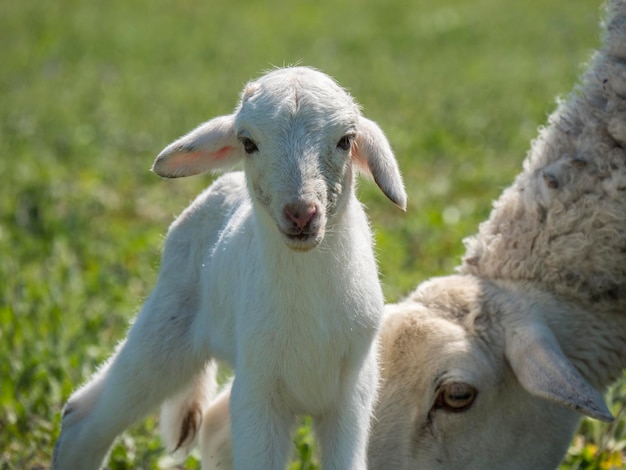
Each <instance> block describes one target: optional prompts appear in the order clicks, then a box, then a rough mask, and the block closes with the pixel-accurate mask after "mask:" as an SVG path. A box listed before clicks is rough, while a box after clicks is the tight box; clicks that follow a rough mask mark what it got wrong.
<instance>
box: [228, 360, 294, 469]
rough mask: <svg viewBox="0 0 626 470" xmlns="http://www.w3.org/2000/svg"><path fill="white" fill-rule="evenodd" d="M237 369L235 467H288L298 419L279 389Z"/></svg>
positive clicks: (232, 402)
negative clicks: (293, 431) (286, 405)
mask: <svg viewBox="0 0 626 470" xmlns="http://www.w3.org/2000/svg"><path fill="white" fill-rule="evenodd" d="M250 375H251V374H248V373H246V372H245V371H244V372H240V371H236V376H235V381H234V383H233V387H232V392H231V398H230V410H231V412H230V414H231V422H232V440H233V441H232V443H233V462H234V468H235V470H249V469H252V468H259V469H261V468H262V469H263V470H285V467H286V466H287V461H288V458H289V452H290V448H291V431H292V429H293V424H294V422H295V417H294V416H293V414H292V413H290V412H289V411H288V410H286V409H285V407H284V404H283V403H282V401H281V400H280V397H277V396H275V393H276V389H271V388H269V387H268V386H266V384H262V383H258V382H256V381H255V380H254V378H253V377H250Z"/></svg>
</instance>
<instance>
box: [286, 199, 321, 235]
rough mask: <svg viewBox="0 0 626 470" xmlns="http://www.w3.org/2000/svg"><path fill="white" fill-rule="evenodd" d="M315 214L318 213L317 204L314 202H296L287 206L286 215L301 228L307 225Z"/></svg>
mask: <svg viewBox="0 0 626 470" xmlns="http://www.w3.org/2000/svg"><path fill="white" fill-rule="evenodd" d="M315 214H317V206H316V205H315V204H313V203H300V202H295V203H292V204H287V205H286V206H285V215H286V216H287V218H288V219H289V220H291V221H292V222H293V223H294V224H296V225H297V226H298V228H299V229H300V230H302V229H304V227H306V225H307V224H308V223H309V222H310V221H311V219H312V218H313V216H314V215H315Z"/></svg>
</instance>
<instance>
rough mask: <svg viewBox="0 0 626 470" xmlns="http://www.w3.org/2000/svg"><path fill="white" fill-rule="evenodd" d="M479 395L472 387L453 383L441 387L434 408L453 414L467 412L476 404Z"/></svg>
mask: <svg viewBox="0 0 626 470" xmlns="http://www.w3.org/2000/svg"><path fill="white" fill-rule="evenodd" d="M477 395H478V390H476V389H475V388H474V387H472V386H471V385H469V384H466V383H462V382H451V383H448V384H444V385H442V386H441V388H440V389H439V394H438V395H437V399H436V400H435V405H434V407H435V409H440V410H444V411H451V412H459V411H465V410H468V409H469V408H470V407H471V406H472V405H473V404H474V400H475V399H476V396H477Z"/></svg>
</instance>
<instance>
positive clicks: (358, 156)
mask: <svg viewBox="0 0 626 470" xmlns="http://www.w3.org/2000/svg"><path fill="white" fill-rule="evenodd" d="M352 160H354V163H356V164H357V165H358V166H359V167H360V168H361V169H362V170H365V171H367V172H369V170H370V169H369V165H368V163H367V161H365V160H364V159H363V158H362V157H361V153H360V152H359V146H358V145H357V144H356V142H355V143H354V144H353V145H352Z"/></svg>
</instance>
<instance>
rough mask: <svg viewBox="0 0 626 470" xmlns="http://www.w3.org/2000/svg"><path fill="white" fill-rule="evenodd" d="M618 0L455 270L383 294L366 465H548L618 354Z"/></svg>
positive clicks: (622, 125)
mask: <svg viewBox="0 0 626 470" xmlns="http://www.w3.org/2000/svg"><path fill="white" fill-rule="evenodd" d="M625 148H626V1H624V0H612V2H611V4H610V8H609V14H608V17H607V22H606V31H605V37H604V46H603V48H602V49H601V50H600V51H598V52H597V53H596V55H595V56H594V57H593V59H592V61H591V62H590V65H589V67H588V70H587V72H586V73H585V74H584V75H583V78H582V81H581V85H580V86H579V87H577V88H576V90H575V91H574V92H573V93H572V94H570V95H569V97H568V98H567V99H566V100H565V101H564V102H561V103H560V104H559V106H558V108H557V110H556V111H555V112H554V113H553V114H552V116H551V117H550V118H549V121H548V125H547V127H545V128H543V129H541V131H540V135H539V137H538V138H537V139H536V141H535V142H534V143H533V145H532V148H531V151H530V153H529V155H528V156H527V158H526V160H525V162H524V169H523V171H522V173H521V174H520V175H519V176H518V177H517V178H516V180H515V182H514V183H513V185H512V186H510V187H509V188H507V189H506V190H505V191H504V192H503V194H502V195H501V197H500V198H499V199H498V201H496V202H495V204H494V207H493V211H492V213H491V215H490V217H489V219H488V220H487V221H486V222H484V223H482V224H481V225H480V227H479V231H478V233H477V234H476V235H475V236H472V237H470V238H468V239H467V240H466V246H467V252H466V254H465V256H464V258H463V261H462V265H461V266H460V267H459V269H458V271H459V273H458V274H455V275H450V276H444V277H440V278H434V279H431V280H428V281H426V282H424V283H422V284H421V285H419V286H418V287H417V288H416V290H415V291H414V292H413V293H412V294H410V295H409V296H408V297H407V298H406V299H404V300H402V301H401V302H399V303H397V304H392V305H388V306H387V307H386V312H385V316H384V320H383V325H382V330H381V335H380V341H379V345H380V368H381V387H380V391H379V400H378V403H377V405H376V407H375V412H374V415H375V419H374V421H373V427H372V432H371V435H370V445H369V450H368V453H369V464H370V467H369V468H371V469H374V470H383V469H389V468H393V469H413V468H415V469H420V470H429V469H440V468H445V469H447V470H455V469H464V470H483V469H487V468H488V469H498V470H503V469H504V470H525V469H530V468H538V469H549V468H556V467H557V466H558V464H559V462H560V461H561V460H562V458H563V456H564V454H565V452H566V450H567V447H568V444H569V442H570V441H571V438H572V435H573V433H574V432H575V430H576V427H577V425H578V423H579V421H580V417H581V416H583V415H586V416H590V417H592V418H597V419H601V420H604V421H611V420H612V419H613V418H612V416H611V413H610V411H609V410H608V408H607V406H606V404H605V403H604V400H603V398H602V396H601V394H600V392H602V391H604V390H605V389H606V387H607V386H608V385H610V384H611V383H612V382H614V381H615V380H616V379H617V378H618V377H619V376H620V375H621V371H622V370H623V369H624V368H625V367H626V256H625V254H624V253H625V251H626V194H625V190H626V150H625ZM228 399H229V396H228V389H226V390H225V391H224V392H222V394H221V395H219V396H218V398H217V399H216V400H215V401H214V403H213V404H212V405H211V406H210V407H209V409H208V410H207V411H206V413H205V420H204V422H203V430H202V431H201V436H202V437H201V440H200V445H201V449H202V456H203V465H204V462H209V463H212V464H214V465H215V467H210V466H209V465H208V464H207V465H205V467H204V468H205V469H206V468H220V469H228V468H230V459H231V458H232V457H231V451H230V441H229V438H228V427H229V421H228V415H227V413H224V410H225V409H227V406H228Z"/></svg>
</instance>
